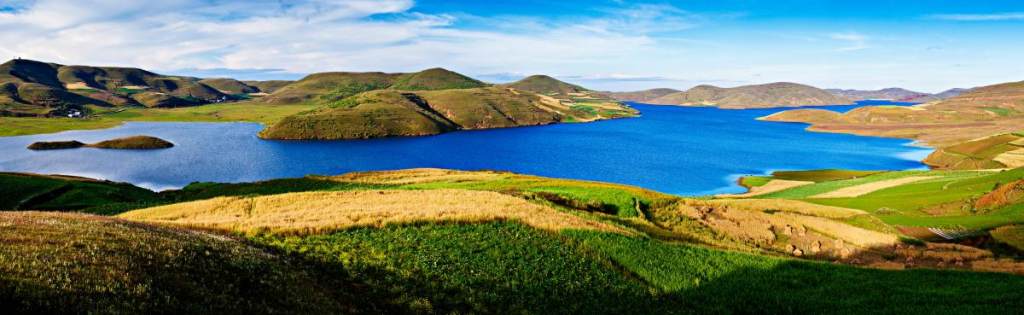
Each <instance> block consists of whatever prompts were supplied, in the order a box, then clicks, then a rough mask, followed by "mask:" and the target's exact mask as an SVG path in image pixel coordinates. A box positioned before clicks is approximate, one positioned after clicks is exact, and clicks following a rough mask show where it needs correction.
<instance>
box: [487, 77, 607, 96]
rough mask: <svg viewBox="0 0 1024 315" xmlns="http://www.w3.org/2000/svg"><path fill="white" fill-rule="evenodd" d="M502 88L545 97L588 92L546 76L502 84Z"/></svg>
mask: <svg viewBox="0 0 1024 315" xmlns="http://www.w3.org/2000/svg"><path fill="white" fill-rule="evenodd" d="M503 86H506V87H510V88H513V89H516V90H521V91H530V92H534V93H539V94H545V95H569V94H573V93H582V92H587V91H589V90H587V89H585V88H583V87H581V86H578V85H574V84H569V83H565V82H562V81H559V80H558V79H555V78H552V77H550V76H546V75H532V76H529V77H526V78H524V79H522V80H519V81H516V82H512V83H509V84H503Z"/></svg>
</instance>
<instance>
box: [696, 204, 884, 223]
mask: <svg viewBox="0 0 1024 315" xmlns="http://www.w3.org/2000/svg"><path fill="white" fill-rule="evenodd" d="M709 202H710V203H711V204H715V205H724V206H728V207H730V208H734V209H740V210H746V211H765V210H775V211H781V212H792V213H798V214H803V215H809V216H815V217H822V218H829V219H847V218H851V217H855V216H858V215H864V214H867V212H865V211H863V210H857V209H850V208H842V207H834V206H825V205H819V204H813V203H810V202H805V201H799V200H786V199H720V200H711V201H709Z"/></svg>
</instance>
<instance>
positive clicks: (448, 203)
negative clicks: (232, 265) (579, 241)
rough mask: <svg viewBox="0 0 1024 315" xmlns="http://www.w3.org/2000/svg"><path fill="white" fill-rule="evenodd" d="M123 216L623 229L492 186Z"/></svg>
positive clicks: (322, 227) (292, 229)
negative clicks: (511, 223) (506, 223)
mask: <svg viewBox="0 0 1024 315" xmlns="http://www.w3.org/2000/svg"><path fill="white" fill-rule="evenodd" d="M120 217H121V218H124V219H129V220H136V221H143V222H151V223H159V224H172V225H181V226H189V227H200V228H212V229H218V230H229V231H238V232H244V233H250V234H252V233H260V232H272V233H285V234H307V233H321V232H330V231H334V230H342V229H349V228H355V227H383V226H386V225H389V224H410V223H422V222H463V223H481V222H490V221H499V220H515V221H519V222H522V223H524V224H526V225H529V226H533V227H536V228H540V229H544V230H549V231H560V230H564V229H582V230H598V231H608V232H616V233H624V234H626V231H625V230H623V229H620V228H618V227H615V226H612V225H609V224H606V223H601V222H596V221H591V220H587V219H584V218H581V217H578V216H574V215H572V214H569V213H565V212H560V211H558V210H555V209H552V208H550V207H546V206H542V205H537V204H533V203H530V202H528V201H526V200H523V199H519V198H515V197H511V196H507V195H503V194H499V193H496V192H488V191H470V190H455V189H439V190H367V191H342V192H303V193H290V194H281V195H271V196H262V197H250V198H246V197H221V198H214V199H209V200H201V201H194V202H186V203H180V204H174V205H169V206H161V207H155V208H149V209H142V210H136V211H131V212H128V213H124V214H122V215H120Z"/></svg>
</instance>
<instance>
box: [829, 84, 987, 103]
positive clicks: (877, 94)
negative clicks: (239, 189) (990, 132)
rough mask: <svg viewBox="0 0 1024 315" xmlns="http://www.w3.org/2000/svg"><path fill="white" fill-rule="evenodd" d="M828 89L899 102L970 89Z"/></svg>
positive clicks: (939, 97) (859, 98) (858, 98)
mask: <svg viewBox="0 0 1024 315" xmlns="http://www.w3.org/2000/svg"><path fill="white" fill-rule="evenodd" d="M826 91H828V92H829V93H832V94H835V95H836V96H840V97H845V98H848V99H851V100H855V101H863V100H890V101H897V102H910V103H927V102H933V101H938V100H944V99H947V98H950V97H954V96H957V95H960V94H962V93H964V92H966V91H968V90H967V89H949V90H946V91H943V92H940V93H935V94H929V93H923V92H916V91H911V90H907V89H902V88H886V89H881V90H843V89H827V90H826Z"/></svg>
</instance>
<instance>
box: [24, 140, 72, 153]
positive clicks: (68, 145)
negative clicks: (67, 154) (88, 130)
mask: <svg viewBox="0 0 1024 315" xmlns="http://www.w3.org/2000/svg"><path fill="white" fill-rule="evenodd" d="M84 146H85V143H81V142H78V141H73V140H72V141H40V142H33V143H32V144H30V145H28V149H29V150H36V151H44V150H64V149H77V148H81V147H84Z"/></svg>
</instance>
